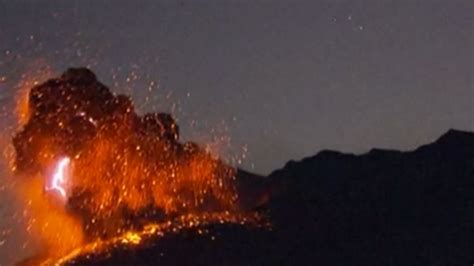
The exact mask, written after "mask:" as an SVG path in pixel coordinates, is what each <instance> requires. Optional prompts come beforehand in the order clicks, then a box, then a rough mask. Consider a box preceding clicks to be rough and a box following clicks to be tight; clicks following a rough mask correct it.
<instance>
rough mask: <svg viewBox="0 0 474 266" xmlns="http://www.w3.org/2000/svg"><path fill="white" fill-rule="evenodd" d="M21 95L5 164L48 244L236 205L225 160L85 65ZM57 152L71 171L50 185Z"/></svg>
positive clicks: (115, 232)
mask: <svg viewBox="0 0 474 266" xmlns="http://www.w3.org/2000/svg"><path fill="white" fill-rule="evenodd" d="M26 95H27V98H26V99H27V100H26V101H25V102H24V103H22V106H21V108H20V110H21V115H20V118H21V119H22V121H23V126H22V127H21V129H19V130H18V131H17V132H16V134H15V136H14V138H13V146H14V149H15V160H14V172H15V174H16V176H17V178H19V179H21V180H22V183H24V184H25V186H24V187H23V189H21V191H22V193H21V197H23V198H24V201H25V204H26V205H28V207H29V208H30V209H31V212H30V213H31V219H30V221H31V223H30V225H31V226H32V227H34V228H36V232H37V233H38V234H39V235H40V237H42V238H43V239H46V242H47V243H48V247H47V248H48V249H50V250H51V249H55V248H56V246H62V247H64V246H65V245H66V244H64V243H65V242H66V243H69V244H68V245H66V246H69V248H72V247H75V246H77V245H80V244H81V243H82V242H83V241H88V240H91V239H97V238H107V237H111V236H114V235H118V234H121V233H123V232H125V231H127V230H130V229H139V228H140V227H142V226H143V225H145V224H146V223H147V222H148V221H160V220H165V219H170V218H173V217H177V216H179V215H182V214H187V215H192V214H199V213H205V212H211V211H236V209H237V207H236V203H235V202H236V199H237V195H236V192H235V188H234V182H233V179H234V174H235V173H234V169H233V168H231V167H228V166H226V165H225V164H224V163H222V162H221V161H220V160H219V159H218V158H216V157H214V156H213V155H212V154H210V153H209V152H207V151H206V150H204V149H202V148H201V147H200V146H198V145H197V144H195V143H192V142H187V143H181V142H180V141H179V127H178V125H177V124H176V122H175V120H174V119H173V117H172V116H171V115H169V114H166V113H148V114H145V115H142V116H140V115H138V114H137V113H136V112H135V110H134V105H133V102H132V100H131V99H130V98H129V97H127V96H126V95H115V94H113V93H112V92H111V91H110V90H109V88H107V87H106V86H105V85H103V84H101V83H100V82H99V81H98V80H97V78H96V76H95V75H94V73H92V72H91V71H90V70H88V69H84V68H79V69H69V70H67V71H66V72H65V73H63V74H62V75H61V76H60V77H57V78H54V79H50V80H48V81H46V82H44V83H42V84H39V85H36V86H34V87H32V88H31V89H30V90H29V91H28V92H27V94H26ZM64 158H68V160H70V162H69V163H68V167H69V168H68V171H69V172H70V174H69V175H68V176H67V179H66V180H62V181H64V182H63V183H62V185H64V187H61V189H64V191H62V190H60V191H62V192H61V193H58V190H54V189H49V188H51V187H50V186H49V184H51V178H53V177H54V176H55V173H54V171H55V170H54V169H55V168H56V166H57V164H58V163H59V162H60V161H61V160H63V159H64ZM56 174H57V173H56ZM65 227H67V228H69V229H70V232H68V229H65ZM58 230H64V231H66V234H68V240H67V241H64V237H63V235H64V234H61V232H59V231H58ZM78 231H80V234H79V233H78ZM59 235H61V236H62V237H58V236H59Z"/></svg>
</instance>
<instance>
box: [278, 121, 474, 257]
mask: <svg viewBox="0 0 474 266" xmlns="http://www.w3.org/2000/svg"><path fill="white" fill-rule="evenodd" d="M270 179H271V180H273V181H274V184H275V186H276V187H277V188H285V191H284V192H282V193H280V194H279V196H276V197H275V198H274V199H273V200H272V202H271V204H270V210H271V213H272V218H273V222H274V223H275V225H276V226H277V227H281V228H284V229H283V231H284V233H285V234H287V236H286V238H288V239H291V240H292V241H294V243H292V244H294V245H295V246H298V247H299V248H296V253H297V254H298V255H297V256H296V257H298V258H299V257H304V256H305V254H311V255H308V257H310V259H311V260H313V261H316V262H324V263H328V264H330V265H334V264H338V265H382V264H384V265H466V264H467V263H468V262H469V263H472V261H473V259H474V134H473V133H468V132H462V131H455V130H450V131H449V132H447V133H446V134H444V135H443V136H442V137H440V138H439V139H438V140H437V141H436V142H434V143H432V144H429V145H425V146H422V147H420V148H418V149H416V150H415V151H412V152H398V151H389V150H379V149H374V150H371V151H370V152H369V153H367V154H364V155H361V156H355V155H351V154H342V153H338V152H334V151H323V152H320V153H318V154H317V155H316V156H313V157H311V158H306V159H304V160H302V161H301V162H289V163H287V164H286V166H285V167H284V168H283V169H280V170H278V171H275V172H274V173H272V174H271V175H270ZM289 219H291V220H292V222H290V221H288V220H289Z"/></svg>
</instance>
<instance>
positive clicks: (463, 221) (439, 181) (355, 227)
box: [68, 130, 474, 266]
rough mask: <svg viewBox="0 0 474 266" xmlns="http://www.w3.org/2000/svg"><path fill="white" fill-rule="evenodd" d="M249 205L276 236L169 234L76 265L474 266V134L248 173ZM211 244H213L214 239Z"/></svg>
mask: <svg viewBox="0 0 474 266" xmlns="http://www.w3.org/2000/svg"><path fill="white" fill-rule="evenodd" d="M237 188H238V191H239V195H240V201H241V205H242V206H244V207H245V208H247V209H256V210H259V211H260V212H263V213H265V214H266V215H267V216H268V219H269V221H270V222H271V223H272V229H271V230H268V229H262V228H252V227H248V226H240V225H235V224H229V225H227V224H216V225H211V226H209V225H208V226H206V229H207V230H209V232H210V234H209V235H197V234H196V233H195V230H190V231H184V232H181V233H177V234H170V235H167V236H166V237H164V238H161V239H159V240H157V241H155V242H152V243H146V244H143V245H140V246H138V247H134V248H131V249H113V248H112V251H110V252H108V253H107V255H97V256H92V257H86V256H83V257H79V258H76V259H75V260H74V261H70V262H69V264H68V265H397V266H399V265H472V263H474V133H471V132H465V131H459V130H449V131H448V132H447V133H445V134H444V135H442V136H441V137H440V138H439V139H437V140H436V141H434V142H433V143H430V144H427V145H424V146H421V147H419V148H417V149H415V150H413V151H408V152H401V151H395V150H384V149H372V150H370V151H369V152H368V153H365V154H362V155H354V154H346V153H341V152H337V151H330V150H325V151H321V152H319V153H318V154H316V155H315V156H312V157H308V158H305V159H303V160H301V161H289V162H288V163H286V165H285V166H284V167H283V168H281V169H278V170H276V171H274V172H272V173H271V174H270V175H269V176H267V177H261V176H258V175H254V174H252V173H249V172H246V171H243V170H239V171H238V173H237ZM211 236H212V237H211Z"/></svg>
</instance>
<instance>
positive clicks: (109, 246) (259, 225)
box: [41, 212, 271, 265]
mask: <svg viewBox="0 0 474 266" xmlns="http://www.w3.org/2000/svg"><path fill="white" fill-rule="evenodd" d="M223 229H224V230H223ZM226 230H227V231H233V232H234V233H239V232H240V233H241V234H248V233H249V232H254V233H255V232H260V234H262V233H263V234H264V232H268V230H271V226H270V224H269V223H268V222H265V221H264V220H263V219H262V218H261V217H260V215H258V214H257V213H248V214H240V215H235V214H231V213H228V212H224V213H209V214H201V215H184V216H181V217H178V218H176V219H174V220H170V221H167V222H164V223H155V224H148V225H145V226H144V227H143V229H142V230H140V231H129V232H126V233H124V234H123V235H120V236H117V237H113V238H110V239H105V240H97V241H94V242H91V243H88V244H87V245H84V246H82V247H78V248H76V249H74V250H73V251H71V252H70V253H69V254H67V255H65V256H63V257H61V258H56V259H48V260H46V261H44V262H42V264H41V265H82V264H93V265H96V264H100V265H114V264H115V263H116V262H115V261H108V259H110V258H111V257H116V256H117V255H118V254H122V255H121V256H124V257H127V256H128V259H127V260H128V261H121V262H120V263H121V265H156V263H158V264H159V265H170V263H171V262H179V261H180V260H183V259H186V260H192V259H196V260H199V259H198V258H190V257H189V256H192V253H191V252H189V251H187V252H186V251H184V250H183V249H184V248H183V247H184V246H186V245H187V246H188V247H189V246H191V245H196V244H197V243H200V242H201V244H202V245H204V244H209V243H214V242H215V244H217V242H221V241H222V240H226V241H228V242H232V241H229V239H228V236H224V237H223V236H222V234H223V233H225V232H226ZM181 238H183V239H181ZM177 244H179V245H180V246H181V247H179V248H177V247H176V246H175V245H177ZM229 244H230V243H229ZM218 245H219V248H224V247H225V246H223V245H221V244H218ZM194 249H195V250H194V252H199V250H201V251H202V252H205V251H204V250H203V246H195V247H194ZM180 251H182V252H183V254H186V256H184V257H183V256H180V254H178V253H179V252H180ZM147 253H150V254H148V256H147V255H145V254H147ZM157 253H158V256H157ZM130 254H134V256H130ZM206 256H209V254H206ZM119 257H120V256H119ZM210 257H212V256H210ZM210 257H209V258H210ZM209 258H208V259H209ZM147 260H149V261H148V262H146V261H147ZM209 263H210V262H209ZM229 263H230V262H229ZM229 263H227V264H229ZM178 265H182V263H181V264H180V263H178Z"/></svg>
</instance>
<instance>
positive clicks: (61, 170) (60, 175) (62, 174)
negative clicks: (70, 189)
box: [46, 157, 71, 198]
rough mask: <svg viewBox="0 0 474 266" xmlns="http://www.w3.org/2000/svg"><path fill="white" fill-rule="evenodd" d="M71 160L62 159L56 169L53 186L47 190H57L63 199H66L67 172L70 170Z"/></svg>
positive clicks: (52, 180)
mask: <svg viewBox="0 0 474 266" xmlns="http://www.w3.org/2000/svg"><path fill="white" fill-rule="evenodd" d="M70 163H71V159H69V158H68V157H64V158H62V159H61V160H60V161H59V162H58V164H57V166H56V168H55V169H54V175H53V178H52V179H51V185H50V186H49V187H47V188H46V190H56V191H57V192H58V193H59V194H60V195H61V196H62V197H63V198H66V188H65V187H64V185H65V184H66V171H67V169H68V168H69V164H70Z"/></svg>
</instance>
